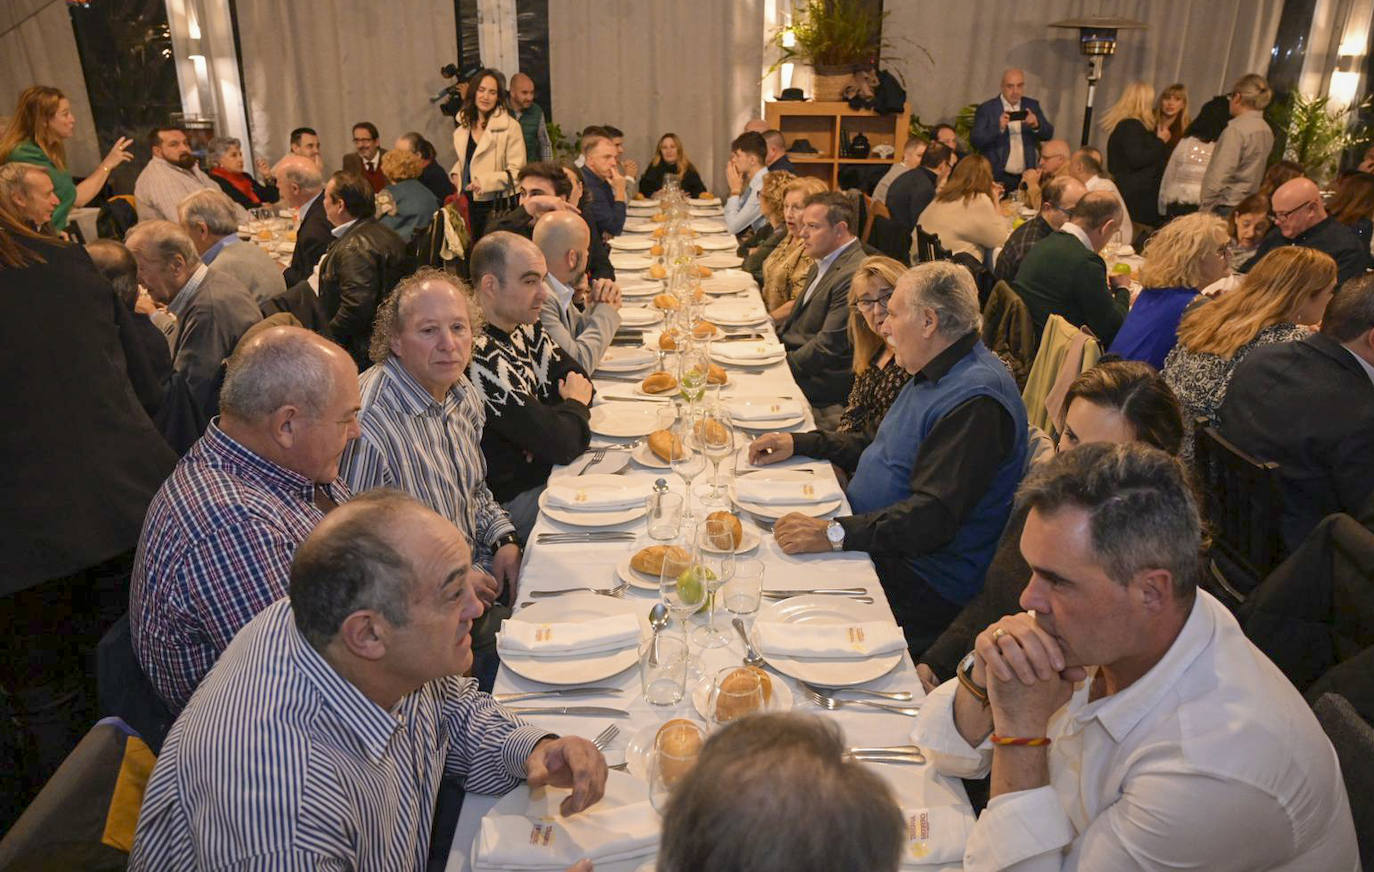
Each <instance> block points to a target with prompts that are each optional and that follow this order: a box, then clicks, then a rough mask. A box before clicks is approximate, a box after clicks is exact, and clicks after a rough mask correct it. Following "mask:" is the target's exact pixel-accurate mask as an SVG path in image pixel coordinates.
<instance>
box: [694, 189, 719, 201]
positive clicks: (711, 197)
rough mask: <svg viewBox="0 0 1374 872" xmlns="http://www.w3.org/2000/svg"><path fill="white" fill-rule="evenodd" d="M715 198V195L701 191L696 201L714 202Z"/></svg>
mask: <svg viewBox="0 0 1374 872" xmlns="http://www.w3.org/2000/svg"><path fill="white" fill-rule="evenodd" d="M715 198H716V195H715V194H712V193H711V192H710V191H702V192H701V196H700V197H698V198H697V199H698V200H714V199H715Z"/></svg>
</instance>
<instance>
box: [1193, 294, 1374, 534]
mask: <svg viewBox="0 0 1374 872" xmlns="http://www.w3.org/2000/svg"><path fill="white" fill-rule="evenodd" d="M1220 419H1221V433H1222V435H1223V436H1225V437H1226V438H1227V439H1229V440H1231V441H1232V442H1234V443H1235V444H1236V446H1237V447H1238V448H1240V449H1241V450H1242V451H1244V452H1246V453H1247V454H1250V455H1252V456H1254V457H1256V458H1259V459H1260V460H1271V461H1273V462H1275V463H1277V464H1278V465H1279V477H1280V479H1281V480H1282V482H1283V518H1282V530H1283V540H1284V544H1285V546H1286V547H1287V548H1288V549H1289V550H1290V551H1291V550H1293V549H1296V548H1297V547H1298V545H1299V544H1301V542H1302V540H1303V539H1304V538H1306V536H1307V534H1308V533H1310V532H1311V531H1312V528H1313V527H1315V526H1316V525H1317V522H1318V521H1320V520H1321V519H1322V518H1323V517H1325V516H1326V515H1329V514H1333V513H1336V512H1344V513H1346V514H1349V515H1356V516H1358V515H1359V514H1360V512H1361V510H1362V509H1364V507H1365V506H1366V505H1367V504H1368V502H1369V500H1370V498H1371V496H1374V275H1367V276H1362V277H1360V278H1357V279H1352V280H1351V281H1348V282H1346V283H1345V284H1344V285H1342V286H1341V288H1340V290H1339V291H1338V292H1337V293H1336V295H1335V296H1334V297H1332V298H1331V302H1330V303H1329V304H1327V307H1326V314H1325V315H1324V316H1323V318H1322V327H1321V332H1320V333H1316V334H1313V335H1312V336H1309V337H1307V338H1306V339H1304V340H1302V341H1301V342H1280V343H1275V344H1273V345H1265V346H1261V347H1259V348H1256V349H1255V350H1254V351H1253V352H1251V353H1250V354H1248V355H1246V357H1245V359H1244V360H1242V361H1241V362H1240V365H1239V366H1237V367H1236V372H1235V375H1234V376H1232V378H1231V386H1230V387H1229V388H1228V389H1227V391H1226V399H1225V401H1224V402H1223V403H1222V405H1221V411H1220Z"/></svg>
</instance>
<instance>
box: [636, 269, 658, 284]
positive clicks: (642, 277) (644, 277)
mask: <svg viewBox="0 0 1374 872" xmlns="http://www.w3.org/2000/svg"><path fill="white" fill-rule="evenodd" d="M635 281H640V282H660V283H661V282H663V279H658V278H654V277H653V276H652V275H650V274H649V271H648V270H647V269H646V270H644V272H642V273H639V274H638V275H636V276H635Z"/></svg>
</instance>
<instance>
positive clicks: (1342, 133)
mask: <svg viewBox="0 0 1374 872" xmlns="http://www.w3.org/2000/svg"><path fill="white" fill-rule="evenodd" d="M1367 102H1368V101H1366V104H1361V105H1356V106H1350V107H1348V108H1347V107H1342V106H1339V105H1338V106H1334V107H1333V106H1332V105H1331V98H1330V97H1312V98H1309V97H1306V96H1304V95H1303V94H1301V93H1300V92H1297V91H1294V92H1293V93H1292V94H1291V95H1290V96H1289V98H1288V99H1286V100H1283V101H1275V102H1274V103H1271V104H1270V107H1271V108H1272V110H1273V111H1272V112H1266V113H1265V115H1266V118H1267V120H1268V121H1269V123H1270V125H1271V126H1272V127H1274V128H1275V131H1276V132H1277V134H1278V135H1277V136H1276V137H1275V140H1276V142H1275V149H1274V150H1275V152H1278V154H1279V155H1280V156H1281V157H1283V158H1285V159H1287V160H1291V161H1295V162H1297V163H1298V164H1301V165H1302V167H1303V169H1304V170H1305V171H1306V173H1307V175H1308V177H1309V178H1312V179H1315V180H1316V181H1317V182H1318V183H1321V182H1324V181H1326V180H1328V179H1329V178H1330V176H1331V173H1332V172H1333V171H1334V170H1335V169H1336V164H1337V162H1338V161H1339V160H1340V158H1341V155H1342V154H1343V153H1344V152H1345V151H1346V150H1347V149H1351V148H1355V147H1358V146H1362V145H1364V144H1366V143H1368V142H1369V141H1370V131H1369V128H1368V126H1367V125H1366V124H1365V123H1364V122H1362V121H1359V120H1358V114H1357V113H1358V111H1359V110H1360V109H1361V108H1362V107H1363V106H1365V105H1367ZM1352 114H1355V118H1352V117H1351V116H1352ZM1271 159H1272V160H1276V159H1277V157H1271Z"/></svg>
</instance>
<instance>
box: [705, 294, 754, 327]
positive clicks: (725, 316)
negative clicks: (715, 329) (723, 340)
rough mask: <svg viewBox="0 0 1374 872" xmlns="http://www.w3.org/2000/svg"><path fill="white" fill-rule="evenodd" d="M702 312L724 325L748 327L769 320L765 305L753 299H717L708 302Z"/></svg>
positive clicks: (707, 317) (712, 320) (708, 318)
mask: <svg viewBox="0 0 1374 872" xmlns="http://www.w3.org/2000/svg"><path fill="white" fill-rule="evenodd" d="M701 314H702V315H703V316H704V317H705V318H706V320H708V321H711V322H712V323H714V324H719V325H721V326H722V327H747V326H750V325H753V324H762V323H763V322H765V321H767V320H768V313H767V312H766V311H764V309H763V306H762V305H761V304H759V303H757V302H755V301H753V300H716V301H715V302H712V303H707V304H706V305H705V306H704V307H703V308H702V311H701Z"/></svg>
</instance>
